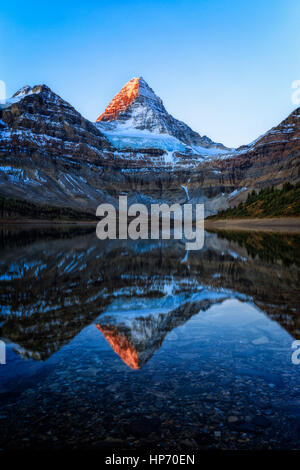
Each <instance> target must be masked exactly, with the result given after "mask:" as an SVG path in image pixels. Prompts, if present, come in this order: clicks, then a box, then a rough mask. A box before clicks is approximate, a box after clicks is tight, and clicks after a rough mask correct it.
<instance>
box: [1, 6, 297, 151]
mask: <svg viewBox="0 0 300 470" xmlns="http://www.w3.org/2000/svg"><path fill="white" fill-rule="evenodd" d="M133 76H143V77H144V79H145V80H146V81H147V82H148V84H149V85H150V86H151V87H152V88H153V89H154V91H155V92H156V94H158V95H159V96H160V97H161V98H162V100H163V101H164V104H165V106H166V108H167V110H168V111H169V112H170V113H171V114H173V115H174V116H175V117H176V118H178V119H181V120H183V121H185V122H186V123H187V124H189V125H190V126H191V127H192V128H193V129H194V130H196V131H198V132H200V134H202V135H203V134H206V135H208V136H209V137H211V138H212V139H214V140H216V141H219V142H222V143H224V144H225V145H228V146H238V145H240V144H245V143H248V142H250V141H251V140H253V139H255V138H257V137H258V136H259V135H260V134H262V133H264V132H265V131H266V130H268V129H269V128H270V127H272V126H273V125H276V124H277V123H279V122H280V121H281V120H282V119H283V118H285V117H286V116H287V115H288V114H289V113H290V112H291V111H292V110H293V109H294V108H295V105H293V104H292V101H291V93H292V90H291V83H292V82H293V81H294V80H299V79H300V2H299V0H285V1H283V0H264V1H257V0H254V1H249V0H245V1H241V0H239V1H237V0H223V1H221V0H219V1H218V0H215V1H214V0H210V1H208V0H205V1H204V0H164V1H159V0H152V1H148V0H141V1H139V0H134V1H133V0H123V1H122V0H98V1H89V0H86V1H84V2H82V1H81V2H76V1H75V2H74V1H72V2H71V1H62V0H61V1H57V0H53V1H52V2H47V1H45V2H41V1H30V0H27V1H26V2H24V1H12V2H3V3H2V5H1V12H0V79H2V80H4V81H5V82H6V85H7V94H8V95H9V96H10V95H12V94H13V93H14V92H15V91H16V90H17V89H18V88H20V87H21V86H23V85H26V84H29V85H34V84H39V83H46V84H47V85H49V86H50V87H51V88H52V89H53V90H54V91H55V92H56V93H58V94H59V95H61V96H62V97H63V98H64V99H66V100H67V101H69V102H70V103H71V104H72V105H73V106H75V108H76V109H77V110H79V111H80V112H81V113H82V114H83V115H84V116H85V117H87V118H88V119H90V120H95V119H96V118H97V117H98V115H99V114H101V113H102V112H103V110H104V108H105V107H106V106H107V104H108V103H109V101H110V100H111V98H112V97H113V96H114V95H115V94H116V93H117V92H118V91H119V90H120V88H121V87H122V86H123V85H124V83H125V82H127V81H128V80H129V79H130V78H132V77H133Z"/></svg>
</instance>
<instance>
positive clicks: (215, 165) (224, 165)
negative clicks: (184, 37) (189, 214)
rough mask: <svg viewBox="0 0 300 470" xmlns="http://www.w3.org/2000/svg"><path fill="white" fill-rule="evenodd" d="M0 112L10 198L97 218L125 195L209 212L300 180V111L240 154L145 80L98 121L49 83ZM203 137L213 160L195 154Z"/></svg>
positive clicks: (0, 147)
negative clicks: (196, 127) (199, 128)
mask: <svg viewBox="0 0 300 470" xmlns="http://www.w3.org/2000/svg"><path fill="white" fill-rule="evenodd" d="M123 90H124V89H123ZM0 106H1V107H0V157H1V164H0V194H1V195H3V196H5V197H14V198H19V199H25V200H29V201H31V202H34V203H46V204H48V205H53V206H60V207H71V208H74V209H79V210H84V211H88V212H93V213H94V212H95V209H96V207H97V206H98V205H99V204H100V203H102V202H109V203H112V204H114V205H117V204H118V197H119V195H120V193H122V194H123V195H127V196H128V202H129V204H132V203H134V202H141V203H143V204H146V205H150V204H151V203H162V202H165V203H169V204H171V203H174V202H178V203H184V202H186V201H187V199H188V200H189V202H191V203H197V202H198V203H199V202H204V203H205V211H206V215H210V214H214V213H215V212H216V211H217V210H218V209H221V208H226V207H228V205H235V204H236V203H237V202H239V201H240V200H242V199H244V198H245V197H246V196H247V193H248V191H250V190H252V189H253V188H255V189H256V188H260V187H262V186H265V185H268V186H271V185H274V186H280V185H282V184H283V183H284V182H286V181H290V182H292V183H295V182H297V181H299V180H300V146H299V142H300V140H299V137H300V118H299V115H300V108H298V109H296V110H295V111H294V112H293V113H292V114H291V115H290V116H289V117H288V118H287V119H286V120H284V121H283V122H282V123H281V124H279V126H277V127H274V128H273V129H271V130H270V131H269V132H267V133H266V134H265V135H264V136H262V137H261V138H260V139H258V140H257V141H256V142H253V143H252V144H251V145H248V146H243V147H240V148H239V149H237V150H235V151H232V150H228V149H227V150H222V149H221V148H220V147H218V148H217V147H214V145H217V144H211V143H210V141H208V142H206V143H205V142H204V141H206V138H205V137H200V136H199V135H198V134H197V133H194V132H193V131H192V130H191V129H190V128H188V127H187V126H185V124H183V123H180V121H177V120H176V119H174V118H172V116H170V115H169V114H168V113H167V112H166V110H165V108H164V106H163V104H162V101H161V100H160V98H158V97H157V96H156V95H155V94H154V92H153V91H152V90H151V89H150V88H149V87H148V85H147V84H146V83H145V81H144V80H143V79H141V78H140V79H133V80H131V81H130V82H129V83H128V84H127V85H126V86H125V91H124V92H123V91H121V92H120V93H119V94H118V95H117V96H116V97H115V99H114V100H113V101H112V103H111V104H110V106H109V107H108V108H107V110H106V111H105V113H104V114H103V115H102V116H100V117H99V119H100V121H99V120H98V123H97V124H96V125H95V124H93V123H91V122H90V121H88V120H87V119H85V118H84V117H83V116H81V115H80V113H78V112H77V111H76V110H75V109H74V108H73V107H72V106H71V105H70V104H69V103H67V102H66V101H64V100H63V99H62V98H60V97H59V96H58V95H57V94H55V93H54V92H52V91H51V90H50V88H48V87H47V86H45V85H39V86H35V87H33V88H31V87H24V88H22V89H21V90H20V91H19V92H18V93H16V94H15V95H14V96H13V97H12V98H11V99H10V100H8V102H7V103H6V104H5V105H0ZM133 125H134V126H135V127H134V126H133ZM104 128H105V129H104ZM108 129H110V130H108ZM122 132H123V134H122ZM108 139H109V140H108ZM179 139H183V140H179ZM199 139H200V140H199ZM200 141H201V146H202V147H201V149H202V150H203V149H204V147H203V146H204V145H207V147H206V148H205V152H207V154H206V155H203V154H202V155H200V154H199V153H196V150H195V152H194V151H193V148H194V149H196V147H197V146H196V145H194V144H195V143H199V142H200ZM112 142H113V144H118V143H120V142H121V143H122V145H121V146H119V147H118V148H116V147H114V146H113V144H112ZM187 142H188V143H189V144H188V143H187ZM192 142H194V144H192ZM124 145H125V147H124ZM126 146H127V147H126ZM198 151H199V146H198Z"/></svg>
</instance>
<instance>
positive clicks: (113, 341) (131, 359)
mask: <svg viewBox="0 0 300 470" xmlns="http://www.w3.org/2000/svg"><path fill="white" fill-rule="evenodd" d="M128 83H129V82H128ZM96 327H97V328H98V330H99V331H101V333H103V335H104V338H105V339H106V341H107V342H108V343H109V344H110V346H111V347H112V349H113V350H114V352H115V353H117V354H118V355H119V356H120V358H121V359H122V361H124V362H125V364H127V365H128V366H129V367H130V368H131V369H139V358H138V353H137V351H136V349H135V348H134V347H133V346H132V345H131V344H130V343H129V341H128V339H127V338H126V336H125V335H124V334H122V333H118V332H117V330H116V328H115V327H113V326H107V327H102V326H101V325H99V324H97V325H96Z"/></svg>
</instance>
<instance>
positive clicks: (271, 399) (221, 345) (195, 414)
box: [0, 226, 300, 449]
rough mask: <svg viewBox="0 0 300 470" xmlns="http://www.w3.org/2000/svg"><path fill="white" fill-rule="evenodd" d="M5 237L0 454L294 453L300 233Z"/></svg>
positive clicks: (299, 382) (78, 230) (90, 231)
mask: <svg viewBox="0 0 300 470" xmlns="http://www.w3.org/2000/svg"><path fill="white" fill-rule="evenodd" d="M0 235H1V239H0V252H1V258H0V303H1V307H0V308H1V317H0V325H1V329H0V337H1V338H2V340H4V341H5V343H6V364H4V365H0V400H1V402H0V403H1V405H0V427H1V433H0V448H2V449H14V448H30V449H37V448H38V449H40V448H46V449H49V448H50V449H52V448H55V449H56V448H69V447H70V448H103V449H111V448H113V449H127V448H129V449H140V448H145V449H146V448H150V447H151V448H152V447H162V448H164V449H166V448H172V447H174V448H175V447H176V448H177V449H179V448H183V449H184V448H187V449H191V448H203V449H218V448H221V449H269V448H271V449H272V448H280V449H290V448H297V449H299V447H300V426H299V422H300V420H299V417H300V406H299V405H300V393H299V390H300V374H299V372H300V365H296V364H293V362H292V353H293V351H294V350H293V349H292V343H293V341H294V340H295V339H300V338H299V336H300V323H299V312H300V288H299V286H300V283H299V277H300V276H299V274H300V236H299V235H288V234H266V233H264V234H260V233H253V232H251V233H246V232H245V233H233V232H232V233H230V232H222V233H219V234H215V233H208V232H206V234H205V246H204V248H203V249H202V250H201V251H194V252H189V253H188V252H186V251H185V245H184V243H181V242H180V241H178V240H176V241H174V240H170V241H165V240H164V241H138V242H133V241H125V240H124V241H105V242H104V241H100V240H98V239H97V238H96V236H95V231H94V228H92V227H89V228H84V227H74V228H72V227H65V228H60V229H58V228H56V229H53V228H47V227H46V226H44V227H43V228H38V227H36V228H33V227H31V228H30V227H28V228H27V229H26V230H25V229H18V228H17V227H15V228H10V229H9V228H6V229H3V230H2V231H1V232H0ZM299 356H300V355H299Z"/></svg>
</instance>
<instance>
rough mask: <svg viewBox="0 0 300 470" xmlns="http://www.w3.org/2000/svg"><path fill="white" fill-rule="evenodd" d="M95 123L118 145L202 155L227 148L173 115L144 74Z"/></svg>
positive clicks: (130, 82)
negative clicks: (143, 76)
mask: <svg viewBox="0 0 300 470" xmlns="http://www.w3.org/2000/svg"><path fill="white" fill-rule="evenodd" d="M96 123H97V126H98V127H99V129H100V130H101V131H102V132H104V133H105V134H106V135H107V137H108V138H109V140H111V142H112V143H113V144H114V145H116V146H117V147H124V146H125V147H126V146H128V147H132V146H135V145H137V146H139V145H140V146H141V147H143V148H145V147H147V146H151V145H153V146H154V147H159V148H163V149H164V150H169V151H172V150H176V151H186V150H189V151H192V152H195V153H200V154H202V153H204V154H215V153H219V152H221V153H223V152H226V150H227V149H226V147H224V145H222V144H219V143H216V142H213V141H212V140H211V139H209V138H208V137H206V136H203V137H201V136H200V134H198V133H197V132H195V131H193V130H192V129H191V128H190V127H189V126H188V125H187V124H185V123H184V122H182V121H179V120H177V119H175V118H174V117H173V116H171V115H170V114H169V113H168V112H167V110H166V108H165V107H164V104H163V102H162V100H161V99H160V98H159V97H158V96H157V95H156V94H155V93H154V91H153V90H152V89H151V88H150V87H149V85H148V84H147V83H146V81H145V80H144V79H143V78H142V77H139V78H132V79H131V80H130V81H129V82H128V83H126V85H124V87H123V88H122V89H121V91H120V92H119V93H117V95H116V96H115V97H114V98H113V99H112V101H111V102H110V103H109V105H108V106H107V108H106V109H105V111H104V113H103V114H101V115H100V116H99V117H98V119H97V121H96ZM123 144H124V145H123Z"/></svg>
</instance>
